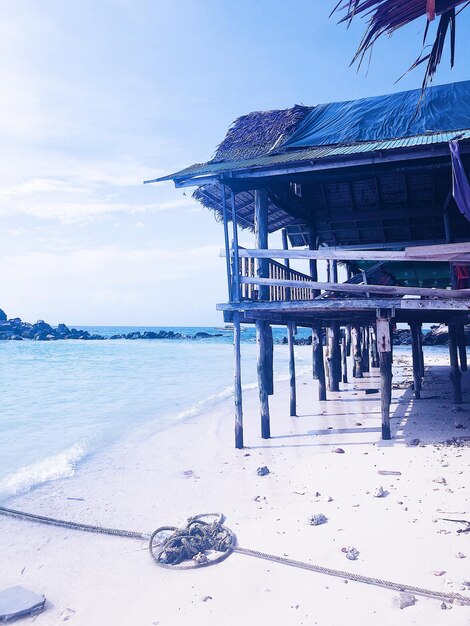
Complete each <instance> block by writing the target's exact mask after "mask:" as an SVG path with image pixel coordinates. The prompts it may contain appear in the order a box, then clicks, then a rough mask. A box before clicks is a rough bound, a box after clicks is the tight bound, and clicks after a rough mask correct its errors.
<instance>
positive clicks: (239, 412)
mask: <svg viewBox="0 0 470 626" xmlns="http://www.w3.org/2000/svg"><path fill="white" fill-rule="evenodd" d="M233 351H234V357H235V387H234V398H235V447H236V448H238V449H241V448H243V406H242V376H241V351H240V313H238V311H235V312H234V313H233Z"/></svg>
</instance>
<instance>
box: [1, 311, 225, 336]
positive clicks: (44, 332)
mask: <svg viewBox="0 0 470 626" xmlns="http://www.w3.org/2000/svg"><path fill="white" fill-rule="evenodd" d="M0 311H1V310H0ZM1 313H3V311H1ZM222 336H223V335H222V333H216V334H211V333H206V332H203V331H199V332H197V333H196V334H195V335H183V334H181V333H175V332H174V331H172V330H160V331H158V332H154V331H151V330H146V331H144V332H141V331H139V330H137V331H133V332H130V333H123V334H120V335H119V334H118V335H112V336H111V337H104V336H103V335H99V334H98V333H90V332H89V331H88V330H78V329H77V328H69V327H68V326H66V325H65V324H59V325H58V326H57V327H56V328H55V327H53V326H51V325H50V324H48V323H47V322H45V321H44V320H38V321H37V322H36V323H35V324H30V323H29V322H23V321H22V320H21V319H20V318H19V317H15V318H13V319H9V320H8V319H7V318H6V315H5V319H2V318H1V316H0V341H1V340H3V341H5V340H9V341H22V340H24V339H30V340H33V341H56V340H58V339H83V340H91V339H95V340H104V339H209V338H212V337H222Z"/></svg>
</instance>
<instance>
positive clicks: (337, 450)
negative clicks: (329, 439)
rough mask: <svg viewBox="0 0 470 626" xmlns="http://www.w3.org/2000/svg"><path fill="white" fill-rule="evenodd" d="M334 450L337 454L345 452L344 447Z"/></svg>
mask: <svg viewBox="0 0 470 626" xmlns="http://www.w3.org/2000/svg"><path fill="white" fill-rule="evenodd" d="M332 452H336V454H344V450H343V448H333V450H332Z"/></svg>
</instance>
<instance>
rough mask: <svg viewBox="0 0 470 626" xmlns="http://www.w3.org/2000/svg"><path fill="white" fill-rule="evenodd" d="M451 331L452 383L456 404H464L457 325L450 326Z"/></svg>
mask: <svg viewBox="0 0 470 626" xmlns="http://www.w3.org/2000/svg"><path fill="white" fill-rule="evenodd" d="M448 329H449V357H450V376H449V377H450V381H451V383H452V389H453V392H454V400H453V402H454V404H462V402H463V399H462V386H461V378H462V374H461V372H460V369H459V359H458V354H457V329H456V327H455V324H448Z"/></svg>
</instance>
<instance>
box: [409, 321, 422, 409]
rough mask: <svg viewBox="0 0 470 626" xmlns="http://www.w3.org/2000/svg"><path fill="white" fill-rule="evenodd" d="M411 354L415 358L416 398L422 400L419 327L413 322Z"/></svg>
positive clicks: (414, 387) (411, 325) (411, 328)
mask: <svg viewBox="0 0 470 626" xmlns="http://www.w3.org/2000/svg"><path fill="white" fill-rule="evenodd" d="M410 330H411V354H412V357H413V391H414V397H415V398H416V399H417V400H419V399H420V398H421V354H420V350H419V325H418V324H417V323H416V322H411V324H410Z"/></svg>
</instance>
